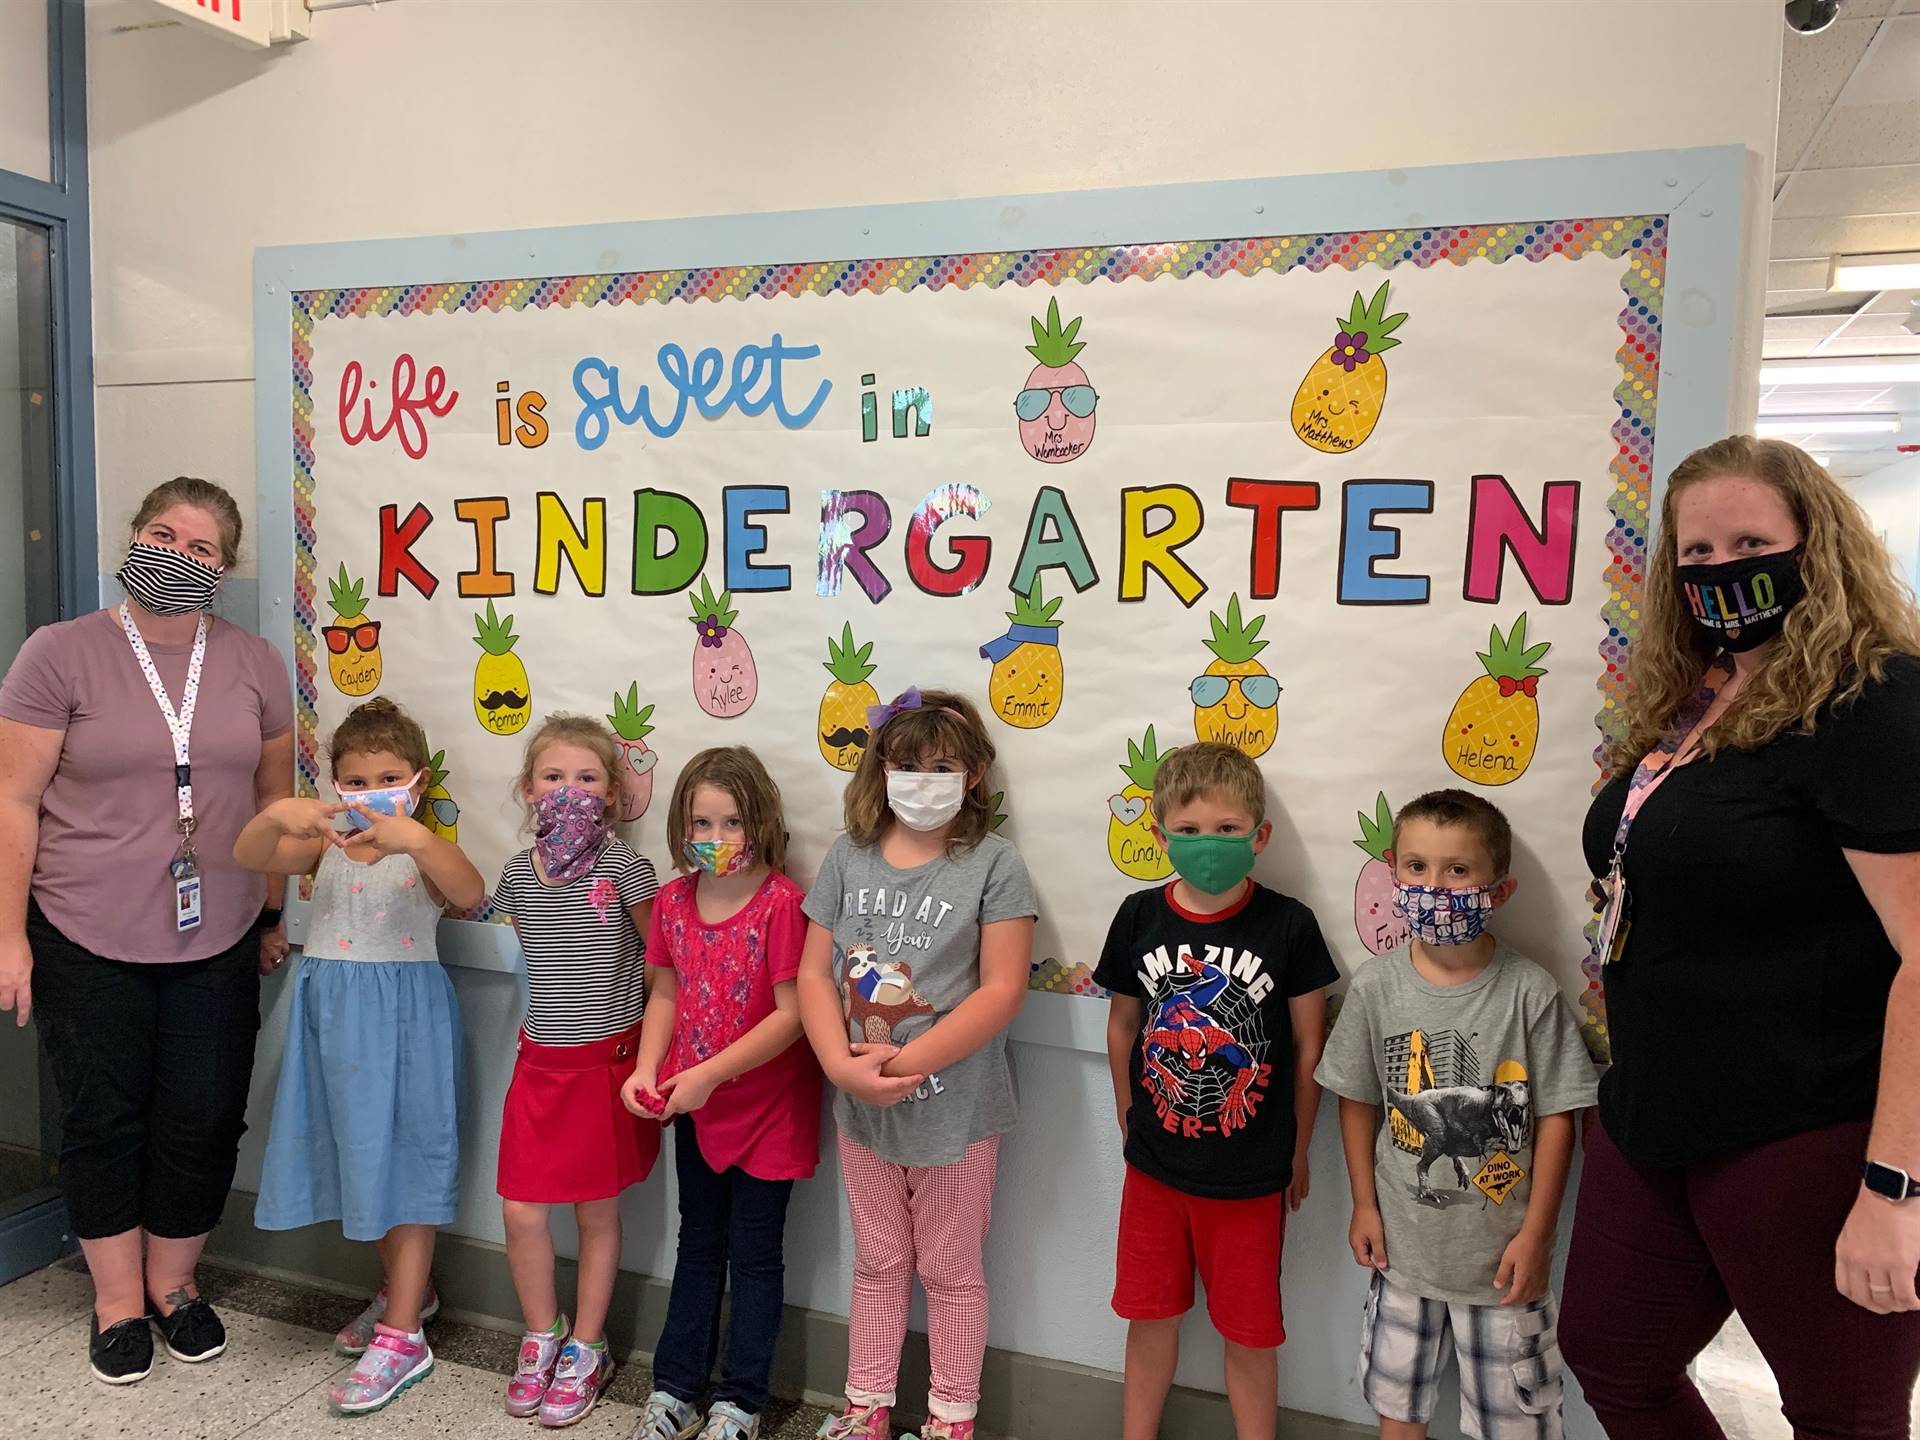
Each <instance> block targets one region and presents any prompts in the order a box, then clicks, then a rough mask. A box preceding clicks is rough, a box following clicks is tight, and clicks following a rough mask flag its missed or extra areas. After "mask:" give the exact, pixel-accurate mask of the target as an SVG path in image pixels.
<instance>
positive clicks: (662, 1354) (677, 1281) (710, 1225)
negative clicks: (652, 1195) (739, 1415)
mask: <svg viewBox="0 0 1920 1440" xmlns="http://www.w3.org/2000/svg"><path fill="white" fill-rule="evenodd" d="M696 1123H697V1122H696V1120H695V1117H694V1116H692V1115H682V1116H681V1117H680V1118H679V1119H678V1120H676V1121H674V1122H673V1153H674V1161H675V1170H676V1173H677V1174H678V1175H679V1178H680V1255H679V1259H678V1261H677V1262H676V1263H675V1265H674V1267H673V1289H672V1291H671V1292H669V1295H668V1298H667V1323H666V1325H665V1326H664V1327H663V1328H662V1329H661V1332H660V1343H659V1345H658V1346H657V1347H656V1348H655V1350H654V1352H653V1384H654V1388H655V1389H657V1390H664V1391H666V1392H667V1394H669V1395H671V1396H673V1397H674V1399H676V1400H684V1401H686V1402H687V1403H688V1404H690V1405H697V1404H699V1403H700V1397H701V1395H702V1394H703V1393H704V1392H705V1390H706V1388H707V1378H708V1377H709V1376H710V1375H712V1374H713V1362H714V1361H715V1360H716V1359H718V1358H719V1354H720V1296H721V1293H722V1292H723V1291H724V1290H725V1289H726V1287H727V1276H728V1272H729V1271H731V1272H732V1276H733V1308H732V1310H731V1311H730V1318H729V1319H728V1322H727V1353H726V1360H725V1363H724V1364H723V1365H722V1367H721V1370H720V1388H719V1389H718V1390H716V1391H714V1395H713V1398H714V1399H715V1400H725V1401H727V1402H728V1403H729V1404H732V1405H737V1406H739V1407H740V1408H741V1409H742V1410H744V1411H746V1412H747V1413H748V1414H749V1415H758V1414H759V1413H760V1412H761V1411H762V1410H763V1409H765V1408H766V1404H767V1380H768V1377H769V1375H770V1374H771V1373H772V1370H773V1346H774V1342H775V1341H776V1340H778V1339H779V1338H780V1316H781V1310H782V1307H783V1305H784V1304H785V1301H786V1262H785V1259H784V1250H785V1240H786V1233H787V1201H788V1200H789V1199H790V1198H791V1197H792V1195H793V1182H792V1181H791V1180H756V1179H755V1178H754V1177H753V1176H751V1175H749V1174H747V1172H746V1171H744V1170H742V1169H741V1168H740V1167H739V1166H737V1165H736V1166H734V1167H733V1168H732V1169H730V1170H728V1171H727V1172H726V1173H725V1174H724V1175H717V1174H715V1173H714V1171H713V1167H712V1166H710V1165H708V1164H707V1162H706V1158H705V1157H704V1156H703V1155H701V1153H700V1143H699V1141H698V1140H697V1139H696V1138H695V1136H694V1126H695V1124H696Z"/></svg>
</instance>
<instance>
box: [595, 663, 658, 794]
mask: <svg viewBox="0 0 1920 1440" xmlns="http://www.w3.org/2000/svg"><path fill="white" fill-rule="evenodd" d="M652 714H653V706H651V705H647V706H642V705H641V704H640V682H639V681H638V680H635V681H634V682H633V683H631V684H630V685H628V686H627V693H626V694H625V695H622V694H621V693H620V692H619V691H618V690H616V691H614V692H613V713H612V714H611V715H609V716H607V723H608V724H609V725H611V726H613V733H614V735H615V736H616V737H617V738H618V739H619V742H620V769H619V772H618V774H617V776H616V777H615V778H617V779H618V780H619V782H620V818H621V819H622V820H628V821H632V820H638V819H639V818H640V817H641V816H642V815H644V814H646V813H647V806H649V805H651V804H652V803H653V767H654V766H655V765H656V764H657V763H659V760H660V754H659V752H658V751H655V750H649V749H648V748H647V736H649V735H651V734H652V733H653V726H651V725H649V724H648V723H647V720H648V719H649V718H650V717H651V716H652Z"/></svg>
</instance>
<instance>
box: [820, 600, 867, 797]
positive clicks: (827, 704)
mask: <svg viewBox="0 0 1920 1440" xmlns="http://www.w3.org/2000/svg"><path fill="white" fill-rule="evenodd" d="M872 653H873V642H872V641H871V640H869V641H868V642H867V643H866V644H864V645H862V646H860V647H859V648H858V649H857V650H856V649H855V648H854V644H853V623H852V622H851V621H849V622H848V623H846V624H844V625H842V626H841V627H840V638H839V640H837V641H836V640H835V639H834V638H833V637H832V636H831V635H829V636H828V637H827V665H826V670H827V674H829V675H831V676H832V677H833V680H832V682H831V683H830V684H829V685H828V686H827V692H826V694H824V695H822V696H821V697H820V721H819V724H818V726H817V727H816V728H815V731H814V734H815V738H816V739H818V741H819V743H820V754H821V757H822V758H823V759H825V760H826V762H827V763H828V764H829V765H831V766H833V768H834V769H836V770H854V769H857V768H859V765H860V757H861V756H862V755H864V754H865V753H866V750H867V707H868V706H869V705H878V704H879V703H880V695H879V692H878V691H876V690H875V689H874V688H873V686H872V685H870V684H869V683H868V682H867V677H868V676H869V675H871V674H873V670H874V667H873V665H872V664H871V663H869V662H868V660H867V657H868V656H869V655H871V654H872Z"/></svg>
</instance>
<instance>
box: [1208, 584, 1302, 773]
mask: <svg viewBox="0 0 1920 1440" xmlns="http://www.w3.org/2000/svg"><path fill="white" fill-rule="evenodd" d="M1207 623H1208V624H1209V626H1211V628H1212V630H1213V638H1212V639H1210V640H1208V641H1207V642H1206V645H1207V649H1209V650H1211V651H1212V652H1213V656H1214V658H1213V660H1212V661H1211V662H1210V663H1209V664H1208V665H1207V669H1206V673H1205V674H1204V675H1200V676H1198V677H1196V678H1195V680H1194V682H1193V684H1192V685H1190V686H1189V687H1188V695H1189V697H1190V698H1191V699H1192V701H1193V733H1194V735H1195V736H1196V737H1198V738H1199V739H1201V740H1214V741H1218V742H1219V743H1220V744H1222V745H1231V746H1233V747H1234V748H1235V749H1238V750H1244V751H1245V752H1246V753H1247V754H1248V755H1251V756H1253V757H1254V758H1255V759H1256V760H1257V759H1259V758H1260V756H1262V755H1264V754H1266V753H1267V751H1269V750H1271V749H1272V748H1273V742H1274V738H1275V736H1276V735H1277V734H1278V732H1279V729H1280V686H1279V684H1278V682H1276V681H1275V680H1274V678H1273V677H1272V676H1271V675H1269V674H1268V673H1267V667H1266V666H1265V665H1262V664H1261V663H1260V662H1259V661H1258V660H1256V659H1254V656H1256V655H1258V654H1259V653H1260V652H1261V651H1262V650H1264V649H1266V648H1267V642H1266V641H1264V640H1262V639H1261V638H1260V630H1261V627H1262V626H1264V625H1265V624H1266V623H1267V617H1266V616H1264V615H1256V616H1254V617H1253V619H1252V621H1251V622H1246V623H1243V622H1242V621H1241V619H1240V597H1239V596H1238V595H1229V596H1228V597H1227V616H1226V619H1224V620H1222V619H1221V618H1220V617H1219V616H1218V615H1215V614H1212V613H1209V614H1208V615H1207Z"/></svg>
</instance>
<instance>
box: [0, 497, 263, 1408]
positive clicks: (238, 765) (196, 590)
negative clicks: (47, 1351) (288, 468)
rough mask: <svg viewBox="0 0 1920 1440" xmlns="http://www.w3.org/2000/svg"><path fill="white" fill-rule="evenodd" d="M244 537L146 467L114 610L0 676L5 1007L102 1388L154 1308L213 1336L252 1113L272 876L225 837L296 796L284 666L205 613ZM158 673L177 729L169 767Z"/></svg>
mask: <svg viewBox="0 0 1920 1440" xmlns="http://www.w3.org/2000/svg"><path fill="white" fill-rule="evenodd" d="M239 543H240V511H239V508H238V507H237V506H236V505H235V504H234V502H233V497H232V496H231V495H229V494H228V493H227V492H226V491H225V490H222V489H221V488H220V487H219V486H217V485H213V484H210V483H208V482H207V481H205V480H193V479H185V478H182V479H178V480H171V481H168V482H167V483H166V484H164V485H161V486H159V487H158V488H157V489H155V490H154V491H153V492H152V493H151V494H149V495H148V496H147V498H146V500H145V501H144V502H143V503H142V504H141V506H140V510H139V513H138V515H137V516H136V517H135V520H134V523H133V532H132V537H131V543H130V544H129V547H128V553H127V561H126V564H125V565H124V566H123V567H122V568H121V570H120V581H121V583H122V584H123V585H124V586H125V587H126V590H127V594H128V599H127V601H126V602H125V604H124V606H122V605H115V606H112V607H110V608H109V609H106V610H99V611H95V612H93V613H91V614H88V615H83V616H81V617H80V618H79V619H77V620H68V621H63V622H62V623H60V624H57V625H48V626H45V627H43V628H42V629H40V630H38V631H36V632H34V634H32V635H31V636H29V637H28V639H27V642H26V644H25V645H23V646H22V647H21V649H20V653H19V655H18V656H17V657H16V658H15V660H14V662H13V665H12V667H11V669H9V670H8V672H7V675H6V679H5V682H4V684H0V1011H6V1010H11V1011H13V1012H14V1015H15V1017H16V1019H17V1021H18V1023H19V1024H22V1025H24V1024H25V1023H26V1022H27V1019H28V1017H29V1015H31V1016H32V1017H33V1018H34V1019H36V1020H37V1021H38V1022H39V1026H40V1033H41V1039H42V1042H43V1044H44V1046H45V1048H46V1053H47V1057H48V1060H49V1063H50V1065H51V1067H52V1070H53V1077H54V1083H55V1086H56V1088H57V1090H58V1092H59V1096H60V1109H61V1144H60V1183H61V1188H62V1189H63V1190H64V1191H65V1192H66V1197H67V1207H68V1210H69V1212H70V1216H71V1219H72V1223H73V1228H74V1233H75V1234H76V1235H77V1236H78V1237H79V1240H80V1246H81V1249H82V1250H84V1251H85V1252H86V1257H87V1268H88V1270H89V1271H90V1272H91V1274H92V1276H93V1282H94V1314H93V1329H92V1334H91V1337H90V1342H89V1349H90V1357H91V1361H92V1368H93V1373H94V1375H95V1376H96V1377H97V1378H98V1379H100V1380H102V1381H105V1382H107V1383H108V1384H118V1385H124V1384H129V1383H131V1382H133V1381H136V1380H139V1379H142V1378H144V1377H145V1375H146V1374H147V1371H148V1370H149V1369H150V1368H151V1366H152V1363H153V1336H152V1332H151V1330H150V1329H149V1320H151V1323H152V1325H154V1326H156V1327H157V1328H158V1329H159V1331H160V1333H161V1336H162V1338H163V1339H164V1341H165V1343H166V1346H167V1349H168V1352H169V1353H170V1354H172V1355H173V1356H174V1357H175V1358H176V1359H179V1360H185V1361H188V1362H193V1361H199V1360H210V1359H212V1358H213V1357H214V1356H215V1355H218V1354H219V1353H220V1352H221V1351H222V1350H224V1349H225V1348H226V1332H225V1330H224V1328H223V1327H222V1325H221V1323H220V1320H219V1317H218V1316H216V1315H215V1314H214V1312H213V1310H212V1309H211V1307H209V1306H208V1305H207V1303H206V1302H205V1301H203V1300H201V1299H200V1298H199V1292H198V1290H197V1288H196V1287H195V1285H194V1278H193V1277H194V1268H195V1266H196V1265H197V1264H198V1262H199V1258H200V1251H201V1247H202V1246H203V1245H205V1243H206V1238H207V1232H208V1231H210V1230H212V1229H213V1226H214V1224H215V1222H216V1221H218V1220H219V1218H220V1212H221V1208H222V1206H223V1205H224V1204H225V1202H226V1198H227V1191H228V1189H229V1187H230V1186H231V1185H232V1183H233V1172H234V1163H235V1159H236V1156H237V1154H238V1152H239V1146H240V1135H241V1132H242V1131H243V1130H245V1128H246V1121H245V1115H246V1108H247V1087H248V1082H249V1081H250V1079H251V1078H252V1074H253V1048H254V1039H255V1036H256V1035H257V1033H258V1031H259V1028H260V976H261V975H262V974H263V973H266V972H267V971H269V970H271V969H272V968H273V967H274V966H275V965H277V964H279V963H280V961H281V960H282V959H283V958H285V956H286V953H287V940H286V932H285V929H284V928H283V927H282V925H281V923H280V916H279V911H278V909H277V907H278V905H279V903H280V902H279V895H278V890H279V888H280V887H281V886H282V885H283V884H284V882H280V881H275V882H274V885H275V890H276V893H275V895H274V896H273V897H272V899H271V902H269V896H268V881H267V880H266V878H265V877H263V876H259V875H255V874H252V873H250V872H248V871H245V870H242V869H241V868H240V867H239V866H238V865H236V864H235V863H234V860H233V844H234V840H235V839H236V838H237V837H238V835H239V833H240V831H241V828H242V827H243V826H245V825H246V823H247V821H248V820H250V819H251V818H252V817H253V815H254V813H255V811H256V810H257V809H258V808H259V807H261V806H264V805H266V804H268V803H270V802H271V801H273V800H275V799H278V798H279V797H281V796H285V795H290V794H292V793H293V711H292V695H291V690H290V688H289V686H288V682H287V670H286V665H285V664H284V662H282V660H281V659H280V656H279V654H278V653H277V652H276V651H275V650H274V648H273V647H272V646H271V645H269V644H268V643H267V642H266V641H264V640H262V639H260V638H259V637H257V636H254V635H251V634H248V633H247V632H246V631H245V630H242V629H240V628H238V627H237V626H234V625H230V624H228V623H227V622H225V621H223V620H216V619H213V618H212V617H211V615H210V614H209V613H208V607H209V606H210V605H211V604H212V603H213V597H214V592H215V590H216V589H217V588H218V586H219V583H220V579H221V577H222V575H223V574H224V572H225V570H226V568H227V567H228V566H230V565H231V564H232V563H233V560H234V556H235V552H236V551H237V550H238V548H239ZM203 623H204V624H205V625H206V635H205V650H204V659H203V662H202V666H201V670H200V674H199V677H198V684H197V685H195V684H194V683H193V679H192V668H193V666H192V661H193V657H194V652H195V650H196V648H197V647H196V637H197V636H198V634H199V632H200V627H201V626H202V624H203ZM136 637H137V640H138V644H136V643H135V642H136ZM143 651H144V656H143V654H142V652H143ZM156 683H157V685H158V686H159V687H160V689H161V690H162V691H163V692H164V694H165V696H166V699H167V703H168V705H170V706H171V707H172V708H173V709H174V711H175V712H176V716H177V720H178V721H179V722H180V723H181V725H183V727H184V728H185V730H186V738H187V750H188V763H187V771H186V773H185V774H184V775H183V774H182V773H181V772H180V771H179V770H178V769H177V760H178V757H177V754H176V747H175V739H174V729H175V725H174V724H173V723H170V722H169V719H168V717H167V714H166V712H165V711H164V710H163V708H162V706H161V703H160V699H159V697H158V695H156V693H155V688H154V687H155V684H156ZM189 711H190V712H191V714H190V723H186V722H187V721H188V719H189ZM182 778H184V779H186V780H188V781H189V782H190V784H191V791H192V794H191V805H192V815H193V829H192V838H191V849H192V857H191V861H190V862H189V861H188V857H187V855H186V854H185V847H184V846H183V844H182V833H181V832H182V819H181V804H182V798H183V797H182V792H181V790H180V788H179V786H178V784H177V782H178V781H179V780H180V779H182ZM269 903H271V904H272V906H274V907H276V908H273V909H268V908H267V906H268V904H269Z"/></svg>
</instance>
